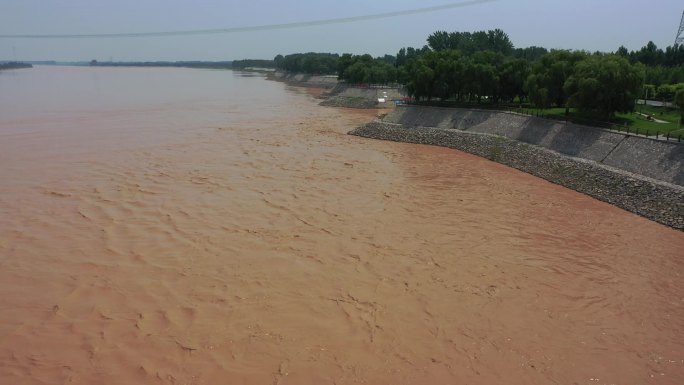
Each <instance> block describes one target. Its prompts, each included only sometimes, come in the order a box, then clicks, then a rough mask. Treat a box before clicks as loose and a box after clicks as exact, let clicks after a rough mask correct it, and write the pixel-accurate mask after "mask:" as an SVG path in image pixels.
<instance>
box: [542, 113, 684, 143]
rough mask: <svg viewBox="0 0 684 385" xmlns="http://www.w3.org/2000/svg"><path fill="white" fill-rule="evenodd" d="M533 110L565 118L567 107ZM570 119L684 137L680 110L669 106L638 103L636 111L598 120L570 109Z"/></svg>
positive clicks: (622, 129)
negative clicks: (607, 119)
mask: <svg viewBox="0 0 684 385" xmlns="http://www.w3.org/2000/svg"><path fill="white" fill-rule="evenodd" d="M531 111H535V112H533V113H532V114H533V115H537V114H539V115H540V116H544V117H549V118H558V119H565V108H546V109H542V110H531ZM649 117H650V118H649ZM570 120H573V121H576V122H577V123H581V124H587V125H596V126H601V127H610V128H615V129H620V130H621V131H625V130H627V129H629V131H630V132H636V131H637V129H638V130H639V134H641V135H646V134H648V135H649V136H655V135H656V133H658V134H659V135H666V134H667V133H668V132H669V133H670V135H671V136H672V135H674V136H677V135H682V136H683V137H684V128H682V127H684V126H680V124H679V111H678V110H677V109H674V108H669V107H653V106H642V105H638V106H636V111H634V112H629V113H626V114H616V115H615V117H614V118H612V119H610V121H597V120H596V119H592V118H590V117H586V116H583V115H582V114H579V113H578V112H577V111H575V110H574V109H570ZM658 121H660V122H658ZM618 126H619V127H618Z"/></svg>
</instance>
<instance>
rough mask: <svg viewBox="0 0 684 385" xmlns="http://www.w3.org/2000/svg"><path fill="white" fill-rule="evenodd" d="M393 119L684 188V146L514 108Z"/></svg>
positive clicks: (415, 110) (406, 110)
mask: <svg viewBox="0 0 684 385" xmlns="http://www.w3.org/2000/svg"><path fill="white" fill-rule="evenodd" d="M384 121H385V122H387V123H394V124H401V125H403V126H405V127H415V126H421V127H434V128H444V129H457V130H463V131H467V132H473V133H484V134H492V135H498V136H503V137H506V138H509V139H514V140H518V141H522V142H525V143H529V144H534V145H537V146H541V147H544V148H547V149H550V150H553V151H556V152H559V153H561V154H565V155H569V156H573V157H578V158H582V159H588V160H592V161H595V162H599V163H605V164H607V165H610V166H613V167H616V168H619V169H622V170H626V171H629V172H633V173H636V174H639V175H643V176H646V177H649V178H654V179H657V180H661V181H665V182H669V183H674V184H677V185H680V186H684V145H682V144H678V143H674V142H664V141H658V140H654V139H648V138H643V137H635V136H631V135H627V134H621V133H616V132H611V131H607V130H603V129H599V128H596V127H589V126H582V125H577V124H572V123H566V122H562V121H556V120H549V119H542V118H536V117H531V116H526V115H520V114H515V113H509V112H499V111H486V110H470V109H460V108H439V107H424V106H399V107H398V108H396V109H395V110H394V111H392V112H391V113H389V114H388V115H387V116H386V117H385V119H384Z"/></svg>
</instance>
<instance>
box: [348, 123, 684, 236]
mask: <svg viewBox="0 0 684 385" xmlns="http://www.w3.org/2000/svg"><path fill="white" fill-rule="evenodd" d="M425 116H429V114H427V115H425ZM387 118H388V120H396V118H397V115H396V114H395V115H393V114H390V115H388V117H387ZM473 118H474V119H473V120H474V121H478V120H482V118H483V115H479V114H476V116H474V117H473ZM430 119H432V118H430ZM516 119H517V117H516ZM412 121H413V123H418V122H419V121H418V120H417V119H413V120H412ZM432 121H433V122H434V121H436V120H432ZM350 134H352V135H357V136H362V137H367V138H373V139H382V140H392V141H398V142H407V143H418V144H427V145H434V146H442V147H449V148H454V149H457V150H461V151H464V152H468V153H471V154H474V155H478V156H481V157H484V158H487V159H490V160H493V161H496V162H498V163H502V164H504V165H507V166H510V167H513V168H516V169H518V170H521V171H524V172H527V173H529V174H532V175H535V176H538V177H540V178H543V179H546V180H548V181H550V182H552V183H556V184H559V185H562V186H565V187H568V188H571V189H573V190H576V191H579V192H582V193H584V194H587V195H590V196H592V197H594V198H596V199H599V200H601V201H604V202H608V203H611V204H613V205H615V206H618V207H621V208H623V209H625V210H628V211H631V212H633V213H636V214H639V215H641V216H643V217H646V218H648V219H651V220H653V221H656V222H659V223H662V224H665V225H667V226H671V227H673V228H675V229H679V230H684V187H682V186H678V185H675V184H672V183H667V182H662V181H658V180H654V179H652V178H648V177H644V176H641V175H636V174H633V173H631V172H628V171H624V170H620V169H617V168H615V167H611V166H607V165H605V164H601V163H599V162H596V161H594V160H587V159H582V158H577V157H571V156H567V155H563V154H561V153H559V152H556V151H552V150H550V149H547V148H544V147H541V146H537V145H531V144H528V143H525V142H522V141H519V140H514V139H511V138H508V137H505V136H500V135H493V134H490V133H481V132H470V131H465V130H458V129H453V128H439V127H423V126H418V125H413V126H405V125H402V124H398V123H390V122H386V121H375V122H371V123H368V124H366V125H363V126H361V127H359V128H357V129H355V130H353V131H351V132H350Z"/></svg>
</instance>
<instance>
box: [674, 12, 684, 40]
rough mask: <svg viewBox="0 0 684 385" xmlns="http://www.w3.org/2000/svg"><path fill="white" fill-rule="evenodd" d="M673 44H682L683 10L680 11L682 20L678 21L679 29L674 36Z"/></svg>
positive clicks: (683, 28)
mask: <svg viewBox="0 0 684 385" xmlns="http://www.w3.org/2000/svg"><path fill="white" fill-rule="evenodd" d="M675 44H684V12H682V21H680V22H679V31H678V32H677V37H676V38H675Z"/></svg>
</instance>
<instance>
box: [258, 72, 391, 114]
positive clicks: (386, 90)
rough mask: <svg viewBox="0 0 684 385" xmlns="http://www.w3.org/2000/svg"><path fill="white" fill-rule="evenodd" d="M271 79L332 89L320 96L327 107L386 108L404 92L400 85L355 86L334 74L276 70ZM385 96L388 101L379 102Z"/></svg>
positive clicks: (303, 85) (269, 76) (270, 76)
mask: <svg viewBox="0 0 684 385" xmlns="http://www.w3.org/2000/svg"><path fill="white" fill-rule="evenodd" d="M267 78H268V79H270V80H277V81H282V82H285V83H287V84H289V85H293V86H299V87H316V88H328V89H330V90H329V91H327V92H326V93H324V94H322V95H321V96H320V98H321V99H325V100H323V101H322V102H321V103H320V104H321V105H322V106H327V107H343V108H363V109H368V108H384V107H387V106H388V105H390V103H392V100H396V99H401V98H402V97H403V94H402V93H401V90H400V89H399V88H398V87H374V86H365V87H360V86H354V85H349V84H346V83H340V82H339V81H338V80H337V77H336V76H334V75H327V76H319V75H306V74H297V73H287V72H282V71H276V72H274V73H271V74H269V75H268V76H267ZM381 98H385V100H386V102H384V103H381V102H378V99H381Z"/></svg>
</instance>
